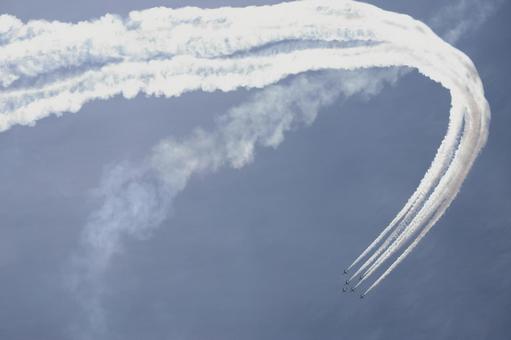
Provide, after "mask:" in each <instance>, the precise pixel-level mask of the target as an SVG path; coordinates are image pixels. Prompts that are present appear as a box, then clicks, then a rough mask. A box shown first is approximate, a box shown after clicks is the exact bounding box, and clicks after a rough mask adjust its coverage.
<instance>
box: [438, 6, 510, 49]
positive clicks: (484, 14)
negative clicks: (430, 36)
mask: <svg viewBox="0 0 511 340" xmlns="http://www.w3.org/2000/svg"><path fill="white" fill-rule="evenodd" d="M503 4H504V0H486V1H478V0H458V1H456V2H454V3H452V4H449V5H446V6H445V7H443V9H442V10H441V11H439V12H438V13H437V14H436V15H435V16H433V18H431V20H430V23H431V26H432V27H434V28H435V29H437V30H438V31H439V32H440V35H441V36H442V37H443V38H444V39H445V40H447V41H448V42H450V43H456V42H457V41H459V40H460V39H461V38H462V37H464V36H466V35H467V34H468V33H471V32H474V31H476V30H477V29H478V28H479V27H480V26H481V25H483V24H484V23H485V22H486V21H487V20H488V19H489V18H490V17H491V16H492V15H493V14H494V13H495V12H496V11H497V10H498V8H499V7H500V6H502V5H503Z"/></svg>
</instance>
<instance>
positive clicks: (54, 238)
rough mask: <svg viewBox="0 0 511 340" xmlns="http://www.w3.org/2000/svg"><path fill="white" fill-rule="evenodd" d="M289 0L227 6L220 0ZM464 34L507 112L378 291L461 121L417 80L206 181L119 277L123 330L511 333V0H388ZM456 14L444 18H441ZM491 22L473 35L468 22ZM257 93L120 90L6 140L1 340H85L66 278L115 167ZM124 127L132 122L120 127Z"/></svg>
mask: <svg viewBox="0 0 511 340" xmlns="http://www.w3.org/2000/svg"><path fill="white" fill-rule="evenodd" d="M276 2H278V1H274V2H269V1H243V2H242V1H238V2H236V3H233V2H232V1H208V2H207V6H208V7H217V6H220V5H236V6H241V5H248V4H267V3H276ZM371 3H374V4H376V5H378V6H380V7H382V8H384V9H389V10H395V11H399V12H403V13H407V14H410V15H412V16H414V17H416V18H418V19H421V20H424V21H425V22H429V23H432V25H433V24H434V26H433V28H434V29H435V28H436V29H437V31H438V32H439V33H444V34H445V33H446V32H448V31H449V30H450V29H451V28H453V27H461V28H460V29H461V31H462V33H463V34H461V35H460V37H459V39H458V40H457V41H456V43H455V44H456V46H457V47H458V48H460V49H461V50H463V51H464V52H465V53H467V54H468V55H469V56H470V57H471V58H472V59H473V60H474V62H475V64H476V66H477V67H478V70H479V72H480V75H481V78H482V80H483V82H484V84H485V89H486V94H487V98H488V101H489V102H490V105H491V108H492V125H491V130H490V138H489V141H488V144H487V146H486V148H485V149H484V151H483V153H482V154H481V156H480V157H479V159H478V160H477V162H476V164H475V166H474V168H473V170H472V172H471V173H470V175H469V177H468V178H467V181H466V182H465V184H464V186H463V188H462V190H461V192H460V194H459V195H458V197H457V199H456V200H455V201H454V203H453V204H452V206H451V207H450V208H449V210H448V211H447V213H446V215H445V216H444V217H443V218H442V219H441V220H440V222H439V223H438V224H437V225H436V226H435V227H434V229H433V231H432V232H431V233H430V234H429V235H428V236H427V237H426V239H425V240H424V241H423V242H422V243H421V244H420V246H419V247H418V249H417V250H416V251H415V252H414V253H413V254H412V255H411V256H410V257H408V258H407V259H406V261H405V262H404V263H403V265H401V266H400V267H399V268H398V269H397V270H396V271H395V272H394V273H393V274H392V275H391V277H389V279H388V280H386V281H385V282H384V283H383V284H382V285H381V286H379V287H378V289H377V290H376V291H375V292H374V294H372V295H371V296H370V297H368V298H367V299H365V300H363V301H360V300H359V299H355V297H354V296H350V295H346V294H342V293H340V289H341V288H342V280H343V277H342V275H341V274H342V270H343V269H344V267H345V266H346V265H348V264H349V263H350V262H351V261H352V260H353V259H354V258H355V257H356V256H357V255H358V254H359V253H360V251H361V250H363V249H364V248H365V246H366V245H367V244H368V243H369V242H370V241H372V239H374V237H375V236H376V235H377V234H378V233H379V231H380V230H381V229H382V227H383V226H384V224H385V223H386V222H388V221H389V220H390V219H392V217H393V216H394V215H395V213H396V212H397V211H398V210H399V209H400V208H401V206H402V205H403V203H404V202H405V201H406V200H407V198H408V197H409V195H410V194H411V193H412V192H413V190H414V189H415V187H416V185H417V184H418V182H419V180H420V179H421V177H422V176H423V174H424V172H425V170H426V169H427V167H428V165H429V163H430V162H431V159H432V158H433V156H434V154H435V151H436V149H437V147H438V145H439V143H440V141H441V139H442V136H443V135H444V133H445V129H446V126H447V119H448V115H447V112H448V108H449V96H448V93H446V91H445V90H444V89H442V88H439V87H438V86H437V85H436V84H434V83H432V82H431V81H429V80H427V79H425V78H423V77H421V76H419V75H418V74H416V73H409V74H407V75H406V76H404V77H403V78H402V79H401V80H400V81H399V82H397V83H396V84H395V85H394V86H387V87H385V88H384V89H383V90H382V91H381V93H380V94H378V95H377V96H374V97H371V98H365V97H363V96H355V97H351V98H347V99H346V98H341V99H339V100H337V101H336V102H335V103H333V104H332V105H330V106H328V107H327V108H325V109H323V110H322V111H321V113H320V115H319V117H318V119H317V121H316V122H315V123H314V124H313V125H312V126H311V127H309V128H304V129H297V130H295V131H292V132H291V133H289V134H288V136H287V137H286V140H285V142H284V143H283V144H282V145H281V146H279V148H278V149H275V150H274V149H271V148H270V149H258V150H257V151H256V159H257V160H256V161H255V162H253V163H251V164H250V165H248V166H246V167H244V168H243V169H240V170H232V169H225V170H222V171H219V172H217V173H215V174H211V175H205V176H200V177H197V178H193V179H192V181H191V182H190V183H189V185H188V186H187V188H186V190H184V191H183V192H182V194H181V195H180V196H179V197H178V198H177V199H176V201H175V202H174V208H173V212H172V215H171V216H170V217H169V218H168V219H167V220H165V222H163V223H162V226H161V227H160V228H158V229H157V230H156V231H155V232H154V233H153V234H152V235H151V237H148V238H147V239H145V240H142V241H140V240H136V239H127V240H126V242H125V244H124V251H123V252H122V254H120V255H119V256H116V257H115V259H114V261H113V264H112V266H111V268H110V269H109V271H108V273H107V274H106V277H105V278H104V281H105V294H104V296H105V298H104V301H103V303H104V308H105V313H106V320H107V323H108V327H107V328H108V329H107V330H106V331H105V333H104V334H102V337H104V338H105V339H150V340H152V339H154V340H156V339H208V340H215V339H219V340H220V339H254V340H256V339H276V340H277V339H278V340H282V339H293V340H299V339H300V340H301V339H304V340H305V339H339V338H341V339H344V338H346V339H453V338H460V339H482V338H488V339H508V338H509V337H510V336H511V326H510V325H509V322H508V319H509V315H510V313H511V294H510V293H509V287H511V274H510V273H509V270H508V268H509V265H510V263H511V250H510V245H509V240H510V239H511V238H510V237H511V230H510V228H509V227H510V224H511V217H510V215H509V211H510V208H511V183H510V179H509V173H510V170H511V160H510V158H509V147H511V135H510V134H509V133H508V127H509V126H510V123H511V118H510V117H509V109H510V101H509V99H508V96H507V95H506V94H507V89H508V86H507V79H508V75H509V74H510V72H509V71H510V66H509V65H508V62H507V60H509V59H511V58H510V57H511V50H509V48H508V46H507V42H509V40H510V38H511V36H510V34H511V29H510V26H509V25H510V24H509V20H508V15H509V14H510V10H511V5H509V4H507V3H501V4H500V5H499V7H496V8H495V10H494V11H491V10H489V11H488V13H487V15H481V13H483V12H484V10H483V9H482V8H481V7H480V5H478V3H476V2H471V1H466V2H464V4H465V5H460V2H458V1H449V2H447V1H430V2H419V1H388V0H387V1H384V0H381V1H371ZM185 4H186V5H189V4H195V5H199V6H201V5H203V4H202V2H198V1H192V2H184V1H135V0H130V1H96V0H94V1H87V2H80V3H78V2H73V3H71V2H67V1H61V0H51V1H50V0H49V1H45V2H44V3H43V2H40V1H20V0H17V1H14V0H2V3H1V4H0V13H9V14H13V15H15V16H17V17H19V18H20V19H23V20H28V19H36V18H44V19H58V20H62V21H77V20H85V19H90V18H94V17H98V16H101V15H103V14H104V13H106V12H113V13H118V14H121V15H122V14H127V13H128V12H129V11H130V10H134V9H143V8H147V7H151V6H156V5H165V6H169V7H180V6H183V5H185ZM438 13H443V14H442V15H439V14H438ZM467 18H469V19H470V20H469V22H471V23H478V25H474V27H471V26H470V25H468V27H467V25H466V24H464V22H466V21H467ZM254 92H255V91H247V90H238V91H235V92H230V93H209V94H206V93H200V92H193V93H189V94H185V95H183V96H181V97H179V98H172V99H160V98H158V99H155V98H144V97H142V96H139V97H137V98H136V99H134V100H130V101H127V100H124V99H119V98H116V99H114V100H110V101H106V102H93V103H90V104H87V105H86V106H85V107H84V108H83V109H82V110H81V111H80V112H79V113H78V114H68V115H64V116H63V117H60V118H55V117H51V118H47V119H44V120H41V121H40V122H38V123H37V125H36V126H35V127H14V128H12V129H11V130H9V131H7V132H5V133H2V134H0V163H1V164H2V166H1V167H0V182H1V183H2V188H3V190H1V192H0V203H1V204H0V218H1V221H2V223H1V224H0V282H1V285H0V287H1V289H0V305H1V306H2V308H1V309H0V338H5V339H13V340H16V339H23V340H26V339H38V340H39V339H52V340H57V339H70V338H73V337H76V338H79V336H80V334H81V332H82V330H83V328H84V327H87V325H86V324H85V322H84V321H83V320H84V319H86V316H85V312H84V311H83V310H82V308H81V306H80V304H79V303H78V302H77V301H76V299H75V298H74V297H73V294H72V293H71V292H70V290H69V289H68V288H69V287H67V282H66V280H65V277H66V272H67V270H68V267H69V263H70V259H71V258H72V257H73V256H74V254H75V253H76V251H77V249H79V247H80V235H81V232H82V229H83V226H84V225H85V223H86V221H87V218H88V216H89V214H90V212H91V211H92V210H93V209H94V208H95V207H97V205H98V202H97V200H96V199H95V196H94V191H93V189H94V188H96V187H97V186H98V185H99V183H100V180H101V177H102V174H103V173H105V171H106V170H105V169H108V166H110V165H112V164H116V163H118V162H123V161H130V162H135V163H136V162H139V161H140V160H141V159H143V157H144V156H145V155H146V154H147V152H148V150H149V149H150V148H151V147H152V146H153V145H154V144H156V143H157V142H158V141H159V140H160V139H162V138H165V137H167V136H175V137H176V138H184V137H186V136H188V135H189V134H190V133H191V132H192V130H193V129H194V128H195V127H198V126H199V127H203V128H205V129H208V128H211V127H212V126H213V124H214V119H215V117H218V116H219V115H221V114H223V113H225V112H227V111H228V110H229V109H230V108H232V107H234V106H237V105H239V104H241V103H243V102H244V101H245V100H246V99H247V98H249V97H250V96H251V95H253V94H254ZM120 121H122V125H119V122H120Z"/></svg>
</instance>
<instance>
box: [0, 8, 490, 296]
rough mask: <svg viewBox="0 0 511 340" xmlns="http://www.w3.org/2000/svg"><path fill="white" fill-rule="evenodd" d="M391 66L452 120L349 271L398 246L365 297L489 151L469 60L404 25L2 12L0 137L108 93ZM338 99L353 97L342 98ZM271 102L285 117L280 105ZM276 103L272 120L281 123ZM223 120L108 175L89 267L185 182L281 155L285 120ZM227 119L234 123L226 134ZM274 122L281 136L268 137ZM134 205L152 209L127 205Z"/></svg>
mask: <svg viewBox="0 0 511 340" xmlns="http://www.w3.org/2000/svg"><path fill="white" fill-rule="evenodd" d="M389 67H407V68H414V69H416V70H418V72H419V73H421V74H423V75H424V76H425V77H428V78H429V79H431V80H433V81H435V82H437V83H439V84H440V85H442V86H443V87H444V88H446V89H447V90H448V91H449V93H450V95H451V110H450V119H449V126H448V129H447V133H446V135H445V137H444V139H443V141H442V142H441V145H440V147H439V149H438V151H437V154H436V156H435V158H434V160H433V162H432V163H431V166H430V168H429V169H428V170H427V172H426V175H425V176H424V178H423V179H422V181H421V182H420V183H419V186H418V188H417V189H416V191H415V193H413V195H412V196H411V198H410V199H409V201H408V202H407V203H406V205H405V207H403V209H402V210H401V211H400V212H399V213H398V215H397V216H396V218H395V219H394V220H393V221H392V222H391V223H390V224H389V225H388V226H387V227H386V228H385V229H384V231H383V233H381V234H380V236H378V237H377V239H376V240H375V242H373V243H372V244H370V246H369V247H368V248H367V249H366V250H365V251H364V252H363V253H362V254H361V256H360V257H358V258H357V259H356V260H355V262H354V263H353V264H352V265H351V266H350V269H354V268H355V267H356V266H360V267H359V269H358V270H357V271H356V273H357V274H361V275H363V279H362V281H365V280H368V279H369V278H370V277H372V275H373V274H374V273H375V272H376V271H378V270H379V269H380V268H381V266H382V265H383V264H384V263H385V262H386V261H387V260H388V259H390V258H391V257H393V256H394V255H397V252H399V251H401V250H402V249H403V247H405V246H406V245H407V244H408V248H406V250H405V251H404V252H402V253H401V255H400V256H399V257H398V258H397V260H396V261H395V262H394V263H393V264H391V265H390V267H388V269H387V271H385V272H384V274H383V275H381V276H380V277H379V278H376V279H375V281H373V282H374V284H373V285H372V286H370V288H369V290H371V289H372V288H373V287H375V285H377V284H378V283H379V282H381V280H382V279H383V278H385V277H386V275H387V274H388V273H390V272H391V271H392V270H393V269H394V268H395V266H396V265H397V264H399V263H400V261H402V259H404V258H405V257H406V256H407V255H408V254H409V252H410V251H411V250H413V248H414V247H415V245H416V244H417V242H419V241H420V239H422V237H423V236H424V235H425V234H426V233H427V232H428V231H429V230H430V228H431V227H432V226H433V225H434V223H435V222H436V221H437V220H438V219H439V218H440V217H441V216H442V215H443V213H444V212H445V210H446V209H447V207H448V206H449V205H450V203H451V202H452V200H453V199H454V198H455V196H456V194H457V193H458V191H459V189H460V187H461V184H462V182H463V180H464V179H465V177H466V175H467V173H468V171H469V169H470V168H471V166H472V164H473V163H474V161H475V159H476V157H477V155H478V154H479V152H480V150H481V149H482V147H483V146H484V144H485V142H486V138H487V134H488V125H489V120H490V109H489V105H488V103H487V101H486V99H485V97H484V90H483V86H482V82H481V80H480V78H479V75H478V73H477V70H476V68H475V66H474V65H473V63H472V61H471V60H470V59H469V58H468V57H467V56H466V55H465V54H463V53H462V52H461V51H459V50H457V49H456V48H454V47H453V46H451V45H449V44H448V43H446V42H445V41H443V40H442V39H441V38H439V37H438V36H437V35H436V34H435V33H434V32H433V31H432V30H431V29H430V28H429V27H428V26H426V25H425V24H423V23H422V22H420V21H417V20H415V19H413V18H411V17H410V16H407V15H403V14H398V13H393V12H388V11H384V10H382V9H379V8H377V7H375V6H372V5H368V4H365V3H361V2H355V1H339V0H335V1H334V0H322V1H321V0H305V1H296V2H290V3H282V4H278V5H274V6H262V7H247V8H218V9H207V10H204V9H199V8H192V7H188V8H183V9H176V10H174V9H169V8H163V7H159V8H153V9H148V10H144V11H136V12H131V13H130V14H129V16H128V17H127V18H120V17H117V16H114V15H106V16H104V17H102V18H100V19H98V20H95V21H87V22H80V23H76V24H68V23H61V22H51V23H50V22H46V21H31V22H28V23H22V22H21V21H19V20H18V19H16V18H14V17H12V16H8V15H3V16H0V131H5V130H7V129H9V128H10V127H12V126H14V125H33V124H34V123H35V122H36V121H37V120H38V119H42V118H44V117H47V116H49V115H51V114H56V115H60V114H63V113H65V112H77V111H79V110H80V108H81V107H82V106H83V105H84V104H86V103H87V102H90V101H93V100H106V99H109V98H112V97H114V96H117V95H123V96H124V97H125V98H128V99H130V98H134V97H135V96H137V95H139V94H145V95H148V96H165V97H173V96H179V95H181V94H183V93H185V92H189V91H196V90H202V91H233V90H235V89H238V88H263V87H266V86H268V85H271V84H275V83H276V82H278V81H280V80H282V79H284V78H286V77H288V76H291V75H297V74H300V73H304V72H307V71H319V70H330V69H334V70H345V71H355V70H361V69H368V68H378V69H382V68H389ZM307 84H308V83H307ZM308 85H310V84H308ZM297 86H298V85H297ZM339 86H340V85H339ZM312 89H314V87H312ZM317 89H319V88H317ZM303 91H305V90H303ZM356 92H360V89H358V90H356V91H353V93H356ZM338 93H344V94H346V95H350V93H349V91H348V90H346V89H344V90H341V91H339V92H338ZM267 95H269V94H267ZM332 96H335V95H334V94H332ZM290 98H294V99H293V100H297V101H299V100H301V101H300V104H299V105H298V106H299V108H298V111H304V112H305V111H307V109H310V112H317V111H318V108H319V107H321V105H326V104H327V103H330V102H331V99H328V100H327V99H325V98H323V99H321V98H322V96H321V95H319V94H318V95H317V96H316V97H312V98H305V99H303V98H301V99H299V98H300V97H296V96H295V97H293V96H291V97H290ZM314 98H316V99H315V100H317V101H316V102H314ZM329 98H330V97H329ZM308 99H311V101H312V102H314V103H315V104H314V103H312V104H310V106H308V105H307V102H306V101H304V100H308ZM275 101H280V103H285V105H284V104H282V105H284V106H285V107H286V108H288V107H292V106H293V105H292V103H290V102H286V98H285V97H282V96H280V97H279V96H277V97H276V98H275ZM258 105H260V104H253V107H257V108H260V107H259V106H258ZM284 106H282V107H280V110H281V111H286V112H288V109H284ZM265 109H270V108H269V107H265ZM263 111H264V110H259V109H258V110H255V112H259V113H260V112H263ZM299 115H300V114H299ZM299 115H298V116H299ZM241 116H243V117H245V115H241ZM229 117H230V118H229V119H227V118H226V120H224V121H220V122H219V126H218V131H217V132H215V133H213V134H208V133H204V132H200V130H198V132H196V134H195V135H194V136H193V137H191V139H190V140H188V141H187V142H186V143H184V144H180V143H177V142H176V141H173V140H172V139H169V140H167V141H166V142H163V143H162V144H161V145H160V146H158V147H157V148H156V149H155V151H154V152H153V155H152V157H150V160H149V161H148V162H147V165H145V166H144V167H141V168H137V167H135V168H136V169H137V170H136V171H134V172H132V170H130V171H127V173H128V174H124V172H122V171H121V173H122V176H121V175H120V177H119V178H121V179H123V180H125V182H123V180H118V179H116V180H117V181H118V183H117V184H116V185H117V186H116V185H114V186H111V187H109V188H110V189H111V190H113V191H112V192H108V194H106V195H105V196H104V199H105V202H108V204H106V205H104V206H103V207H102V208H101V209H100V210H99V211H98V212H96V213H94V214H93V215H92V218H91V222H90V223H89V224H88V226H87V228H86V235H88V236H87V239H88V240H89V241H88V242H89V244H93V245H96V246H97V247H100V248H101V247H102V248H101V249H103V248H104V249H107V251H105V254H103V255H101V256H104V258H103V259H101V258H99V259H97V261H98V266H100V267H101V266H105V267H106V266H107V264H108V262H109V258H110V257H111V255H112V254H114V253H115V252H116V251H117V250H118V248H119V247H120V241H119V238H120V237H121V235H122V233H127V234H130V233H132V231H134V230H136V231H137V232H134V233H135V234H138V230H151V229H152V228H154V227H155V226H156V225H158V224H159V223H161V221H162V220H163V219H164V218H165V217H166V214H167V211H168V207H167V205H168V204H170V202H171V201H172V198H173V197H174V195H175V194H177V193H178V192H179V191H181V190H183V188H184V186H185V185H186V183H187V181H188V178H189V177H190V176H191V175H193V174H195V173H197V172H207V171H213V170H216V169H217V168H219V167H221V166H223V165H226V164H229V165H230V166H233V167H241V166H243V165H244V164H246V163H247V162H249V161H250V160H251V159H252V157H253V151H254V150H253V149H254V147H255V146H256V145H262V146H276V145H278V144H279V143H280V141H281V140H282V138H283V132H284V131H286V130H288V129H289V128H290V127H291V126H292V124H291V123H290V121H293V119H294V118H289V117H288V116H285V117H288V118H285V119H284V121H283V120H282V119H283V117H280V118H276V117H274V116H273V115H272V114H271V110H270V111H269V113H267V114H264V115H259V116H258V115H256V116H250V115H248V117H251V118H249V119H248V118H247V119H245V118H244V120H241V121H238V120H237V118H236V117H237V116H236V114H234V113H233V114H232V115H231V116H229ZM254 117H258V118H257V119H256V118H254ZM312 120H313V119H312ZM234 121H236V122H238V123H236V124H235V125H231V124H232V123H233V122H234ZM278 124H280V125H278ZM290 124H291V125H290ZM274 125H277V126H281V127H282V128H281V129H280V130H276V131H272V128H273V127H274ZM255 127H257V128H255ZM259 129H262V130H259ZM254 131H258V132H257V133H262V132H261V131H264V134H263V135H258V134H257V133H256V134H255V135H254V133H255V132H254ZM268 133H270V134H268ZM262 136H263V137H262ZM197 152H198V153H199V154H200V155H201V156H200V157H199V156H197ZM192 156H193V157H192ZM169 164H170V165H169ZM148 174H153V175H150V176H149V175H148ZM123 176H124V177H123ZM154 178H157V179H158V180H154ZM112 181H114V179H112ZM107 182H108V181H107ZM141 183H142V184H141ZM148 188H150V189H148ZM112 197H113V198H112ZM139 197H145V198H146V199H148V200H149V201H150V202H152V206H151V207H150V208H147V207H146V206H145V205H144V206H141V205H138V202H139ZM111 198H112V199H111ZM153 212H154V215H153ZM117 213H119V214H121V217H120V218H117V217H116V216H115V214H117ZM112 221H115V223H114V222H112ZM111 222H112V224H111ZM137 223H140V224H142V225H141V226H137ZM105 225H108V226H110V227H108V228H106V227H105ZM416 235H417V236H416ZM410 242H411V243H410ZM378 245H379V246H378ZM96 246H95V247H96ZM95 256H96V257H98V256H99V255H97V254H96V255H95ZM368 256H369V257H368ZM366 257H368V259H367V260H366V261H365V262H364V263H361V261H362V260H363V259H364V258H366ZM99 263H101V265H100V264H99Z"/></svg>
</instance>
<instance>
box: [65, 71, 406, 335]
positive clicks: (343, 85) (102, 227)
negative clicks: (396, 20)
mask: <svg viewBox="0 0 511 340" xmlns="http://www.w3.org/2000/svg"><path fill="white" fill-rule="evenodd" d="M397 76H398V71H397V70H380V71H379V72H368V71H358V72H340V71H336V72H329V73H321V74H315V75H301V76H298V77H296V78H295V79H293V80H291V81H290V83H289V84H282V85H272V86H269V87H267V88H265V89H264V90H262V91H261V92H260V93H258V94H256V95H255V96H253V97H252V98H251V99H250V100H249V101H248V102H247V103H245V104H243V105H241V106H239V107H236V108H234V109H231V110H230V111H229V112H228V113H227V114H225V115H222V116H220V117H219V119H218V120H217V122H216V128H215V129H214V130H212V131H204V130H201V129H197V130H196V131H195V132H194V133H193V135H192V136H191V137H189V138H186V139H184V140H180V141H177V140H175V139H173V138H168V139H165V140H163V141H161V142H160V143H159V144H158V145H157V146H156V147H155V148H154V149H153V152H152V153H151V157H149V159H148V160H146V161H145V162H142V163H141V164H140V165H136V164H126V163H123V164H119V165H117V166H115V167H113V168H111V169H110V170H109V171H107V172H106V174H105V176H104V178H103V181H102V183H101V185H100V187H99V189H98V190H97V194H98V196H99V199H100V200H101V202H102V203H101V206H100V207H99V209H98V210H97V211H95V212H94V213H93V214H92V215H91V217H90V219H89V223H88V224H87V225H86V227H85V235H84V236H85V237H84V240H83V241H84V242H83V243H84V250H83V253H81V254H79V256H77V257H76V259H75V263H74V268H73V275H74V276H73V282H72V283H71V284H72V289H73V290H74V291H75V292H76V293H78V295H79V298H80V299H81V300H82V304H83V306H84V308H85V309H86V312H87V314H88V315H89V320H88V322H89V323H90V324H89V325H88V326H89V327H86V329H88V330H91V331H94V334H92V335H90V336H89V337H90V338H98V337H99V335H100V334H101V333H102V332H104V330H105V324H104V316H103V313H104V310H103V308H102V305H101V296H102V287H103V286H104V285H103V284H102V283H101V280H102V278H103V274H104V273H105V271H106V270H107V269H108V267H109V265H110V263H111V261H112V257H113V255H114V254H115V253H117V252H119V251H120V250H121V247H122V239H123V238H124V237H126V236H130V237H137V238H138V237H145V236H146V235H148V234H150V233H151V231H152V230H153V229H154V228H155V227H157V226H158V225H159V224H160V223H161V222H162V221H163V220H164V219H165V218H166V217H167V214H168V211H169V210H170V207H171V204H172V200H173V199H174V198H175V197H176V195H177V194H178V193H179V192H180V191H182V190H183V189H184V188H185V187H186V184H187V182H188V181H189V180H190V178H191V177H193V175H196V174H199V173H207V172H213V171H215V170H217V169H218V168H220V167H221V166H230V167H233V168H240V167H242V166H244V165H246V164H247V163H249V162H250V161H251V160H252V159H253V157H254V152H255V148H256V146H257V145H260V146H266V147H277V146H278V145H279V144H280V143H281V142H282V141H283V138H284V134H285V132H286V131H288V130H290V129H292V128H293V127H297V126H300V125H309V124H311V123H312V122H313V121H314V120H315V118H316V116H317V114H318V111H319V109H320V108H322V107H324V106H326V105H330V104H331V103H333V102H334V100H335V99H336V98H337V97H338V96H339V95H344V96H352V95H354V94H356V93H361V94H363V95H365V96H370V95H374V94H376V93H378V92H379V91H380V89H381V88H382V87H383V84H384V83H386V82H388V83H393V82H394V81H395V80H396V79H397ZM81 332H83V330H81Z"/></svg>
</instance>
